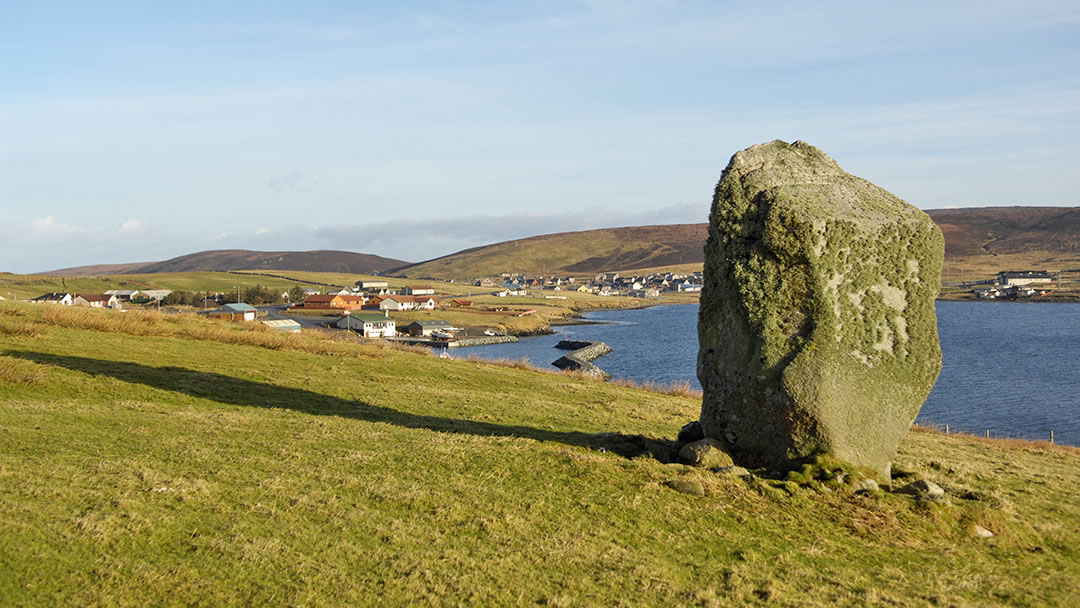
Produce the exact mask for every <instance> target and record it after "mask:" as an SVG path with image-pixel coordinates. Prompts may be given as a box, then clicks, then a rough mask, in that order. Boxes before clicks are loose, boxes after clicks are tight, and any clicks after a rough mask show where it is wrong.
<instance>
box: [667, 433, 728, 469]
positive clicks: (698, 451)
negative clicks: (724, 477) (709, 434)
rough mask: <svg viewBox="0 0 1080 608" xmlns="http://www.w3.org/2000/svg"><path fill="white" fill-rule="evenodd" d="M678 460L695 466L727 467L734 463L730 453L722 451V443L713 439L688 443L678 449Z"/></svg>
mask: <svg viewBox="0 0 1080 608" xmlns="http://www.w3.org/2000/svg"><path fill="white" fill-rule="evenodd" d="M679 461H680V462H682V463H683V464H688V465H690V466H695V467H707V468H713V467H729V466H731V465H733V464H735V461H733V460H732V459H731V455H730V454H728V453H727V452H725V451H724V446H723V444H722V443H720V442H719V441H717V440H715V439H702V440H701V441H695V442H693V443H688V444H686V445H684V446H683V447H682V449H681V450H679Z"/></svg>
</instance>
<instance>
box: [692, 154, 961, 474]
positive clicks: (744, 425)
mask: <svg viewBox="0 0 1080 608" xmlns="http://www.w3.org/2000/svg"><path fill="white" fill-rule="evenodd" d="M943 255H944V239H943V238H942V235H941V231H940V230H939V229H938V228H937V226H935V225H934V223H933V222H932V221H931V220H930V218H929V217H928V216H927V215H926V214H925V213H923V212H922V211H920V210H919V209H916V208H915V207H913V206H911V205H909V204H907V203H905V202H904V201H902V200H901V199H899V198H897V197H896V196H894V195H892V194H890V193H889V192H887V191H885V190H884V189H882V188H880V187H878V186H875V185H874V184H872V183H870V182H868V181H866V180H864V179H861V178H858V177H855V176H853V175H850V174H848V173H847V172H845V171H844V170H843V169H841V168H840V167H839V166H838V165H837V164H836V162H835V161H834V160H833V159H832V158H830V157H829V156H828V155H826V154H825V153H824V152H822V151H821V150H818V149H817V148H815V147H813V146H810V145H809V144H806V143H804V142H795V143H793V144H788V143H785V142H782V141H773V142H770V143H767V144H762V145H758V146H754V147H751V148H748V149H746V150H743V151H741V152H738V153H736V154H735V155H734V156H733V157H732V159H731V162H730V163H729V164H728V166H727V168H726V169H725V170H724V173H723V175H722V176H721V179H720V182H719V184H718V185H717V187H716V192H715V196H714V199H713V205H712V211H711V214H710V222H709V238H708V241H707V243H706V246H705V285H704V288H703V290H702V296H701V310H700V316H699V324H698V333H699V339H700V351H699V355H698V377H699V379H700V380H701V384H702V387H703V389H704V400H703V404H702V414H701V424H702V428H703V430H704V432H705V435H706V436H707V437H713V438H716V439H719V440H721V441H724V442H725V445H727V446H728V448H729V451H731V452H733V453H735V454H736V455H739V456H741V458H742V460H743V461H744V462H747V463H750V464H759V463H760V464H767V465H771V464H774V463H781V462H790V461H793V460H798V459H800V458H804V457H807V456H810V455H812V454H816V453H821V452H826V453H830V454H833V455H835V456H837V457H839V458H842V459H844V460H847V461H850V462H852V463H854V464H855V465H858V466H863V467H869V468H872V469H874V470H876V471H878V472H880V473H881V474H882V475H884V476H886V477H887V476H888V471H889V466H890V462H891V460H892V458H893V455H894V453H895V451H896V447H897V446H898V445H899V443H900V440H901V439H902V438H903V436H904V434H905V433H906V432H907V430H908V428H909V427H910V426H911V423H912V422H913V421H914V420H915V416H916V415H917V414H918V411H919V408H920V407H921V406H922V403H923V402H924V401H925V400H926V397H927V395H928V394H929V393H930V389H931V388H932V387H933V384H934V381H935V380H936V379H937V375H938V372H939V371H940V369H941V351H940V348H939V346H938V336H937V320H936V316H935V313H934V298H935V297H936V295H937V292H938V290H939V288H940V284H941V280H940V274H941V263H942V257H943Z"/></svg>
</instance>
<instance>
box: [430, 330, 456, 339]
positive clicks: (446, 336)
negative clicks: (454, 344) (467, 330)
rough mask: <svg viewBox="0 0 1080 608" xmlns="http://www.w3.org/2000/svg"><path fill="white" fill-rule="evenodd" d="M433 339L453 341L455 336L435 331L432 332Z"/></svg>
mask: <svg viewBox="0 0 1080 608" xmlns="http://www.w3.org/2000/svg"><path fill="white" fill-rule="evenodd" d="M431 337H432V338H435V339H436V340H451V339H453V337H454V334H451V333H447V332H445V331H433V332H431Z"/></svg>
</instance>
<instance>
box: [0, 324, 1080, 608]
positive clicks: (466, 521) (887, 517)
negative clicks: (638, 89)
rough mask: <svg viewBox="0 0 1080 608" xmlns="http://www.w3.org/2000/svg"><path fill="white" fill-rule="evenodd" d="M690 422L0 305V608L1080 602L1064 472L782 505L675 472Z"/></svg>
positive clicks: (475, 368) (552, 383)
mask: <svg viewBox="0 0 1080 608" xmlns="http://www.w3.org/2000/svg"><path fill="white" fill-rule="evenodd" d="M279 338H280V341H279ZM698 407H699V400H698V399H697V398H696V397H695V396H692V395H691V396H679V395H662V394H658V393H655V392H651V391H647V390H640V389H635V388H630V387H624V386H617V385H614V384H610V383H600V382H596V381H590V380H585V379H581V378H575V377H572V376H563V375H559V374H553V373H540V372H537V371H530V370H528V369H519V368H518V367H514V366H499V365H492V364H488V363H481V362H477V361H460V360H454V361H447V360H440V359H438V358H436V357H432V356H430V355H427V354H420V353H416V352H411V351H407V350H395V349H386V348H378V347H373V346H363V345H355V344H348V343H343V342H326V341H325V340H323V339H322V338H321V337H320V336H318V335H315V334H310V335H308V334H305V335H299V336H292V337H288V338H282V337H280V336H279V335H277V334H272V333H269V332H267V331H265V330H260V329H254V328H250V327H245V326H241V325H239V324H236V325H233V324H222V323H212V322H208V321H201V320H196V319H190V318H183V317H166V316H157V315H152V314H136V313H127V315H121V314H118V313H117V314H110V313H109V312H107V311H71V310H70V309H64V308H61V307H38V306H29V305H11V304H2V303H0V598H2V602H0V603H3V604H5V605H40V606H54V605H118V606H127V605H139V606H142V605H161V604H170V605H171V604H184V605H190V604H198V605H299V604H303V605H324V604H333V605H460V604H468V605H554V606H620V605H621V606H641V605H657V606H660V605H662V606H680V605H683V606H729V605H730V606H739V605H746V604H755V603H766V602H768V603H775V604H778V605H799V606H802V605H810V606H826V605H828V606H831V605H835V604H840V605H860V606H861V605H867V604H894V605H933V604H940V605H958V606H968V605H970V606H981V605H995V604H996V605H1001V604H1015V605H1061V606H1069V605H1074V604H1075V603H1076V602H1077V601H1078V600H1080V597H1078V596H1080V590H1078V589H1077V587H1076V584H1075V582H1076V580H1078V578H1080V555H1078V551H1077V541H1078V540H1080V504H1078V501H1077V500H1076V497H1077V496H1078V495H1080V453H1078V451H1077V450H1074V449H1068V448H1052V447H1050V446H1047V445H1044V444H1034V443H1024V442H1000V441H984V440H979V439H975V438H970V437H957V436H945V435H942V434H939V433H935V432H915V433H911V434H909V436H908V438H907V439H906V440H905V442H904V443H903V445H902V446H901V450H900V455H899V458H898V461H897V463H896V467H895V468H896V470H897V474H898V475H906V477H903V478H902V479H899V478H898V479H897V483H903V482H904V481H905V480H907V479H914V478H917V477H928V478H931V479H933V480H935V481H937V482H939V483H940V484H942V485H943V486H944V487H946V489H947V490H949V492H950V495H951V504H950V505H936V504H926V505H920V504H917V503H916V502H914V501H913V500H911V499H910V498H908V497H905V496H900V495H894V494H889V493H883V494H880V495H860V496H852V495H850V494H848V493H846V492H835V493H832V494H819V493H816V492H812V491H810V490H807V489H799V488H797V487H796V488H794V494H789V493H788V492H787V491H781V490H778V487H779V486H781V485H782V484H780V482H779V481H771V480H768V479H764V480H762V479H758V480H753V481H743V480H741V479H737V478H726V477H719V476H716V475H714V474H711V473H708V472H705V471H701V470H696V469H690V468H688V467H684V466H681V465H675V464H665V462H663V461H664V460H666V458H665V454H667V452H668V450H669V449H670V447H671V444H670V439H672V438H673V437H674V436H675V434H676V433H677V431H678V429H679V427H680V426H681V425H682V424H683V423H684V422H686V421H687V420H689V419H692V418H695V417H696V416H697V409H698ZM653 453H655V454H656V455H658V456H659V458H657V457H654V456H653V455H652V454H653ZM675 480H695V481H698V482H699V483H700V484H701V485H702V487H703V488H704V491H705V495H704V496H700V497H695V496H690V495H687V494H682V493H679V492H676V491H674V490H672V489H670V488H669V487H668V485H666V482H669V481H675ZM976 524H978V525H981V526H984V527H986V528H989V529H991V530H993V531H994V532H995V534H996V536H995V537H994V538H990V539H979V538H976V537H975V536H974V535H973V534H972V530H973V528H974V526H975V525H976Z"/></svg>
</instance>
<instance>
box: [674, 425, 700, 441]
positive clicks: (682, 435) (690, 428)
mask: <svg viewBox="0 0 1080 608" xmlns="http://www.w3.org/2000/svg"><path fill="white" fill-rule="evenodd" d="M704 438H705V431H703V430H701V422H699V421H697V420H695V421H693V422H688V423H686V425H684V426H683V427H682V428H681V429H679V437H678V439H677V440H678V442H679V443H684V444H685V443H694V442H695V441H701V440H702V439H704Z"/></svg>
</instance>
